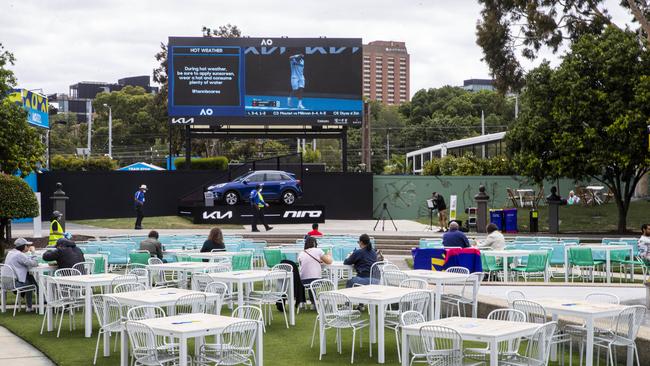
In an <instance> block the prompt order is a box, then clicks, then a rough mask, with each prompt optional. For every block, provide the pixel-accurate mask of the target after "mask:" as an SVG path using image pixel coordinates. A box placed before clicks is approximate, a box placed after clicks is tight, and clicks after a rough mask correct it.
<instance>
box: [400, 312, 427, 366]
mask: <svg viewBox="0 0 650 366" xmlns="http://www.w3.org/2000/svg"><path fill="white" fill-rule="evenodd" d="M425 321H426V319H425V318H424V315H422V313H418V312H417V311H412V310H409V311H405V312H403V313H402V315H401V316H400V325H401V326H406V325H413V324H419V323H424V322H425ZM409 353H410V355H411V361H410V362H409V365H412V364H413V363H414V362H416V361H417V362H418V363H420V362H426V360H427V350H426V349H425V348H424V343H423V342H422V339H421V338H420V336H419V335H417V336H409ZM408 356H409V355H402V357H408Z"/></svg>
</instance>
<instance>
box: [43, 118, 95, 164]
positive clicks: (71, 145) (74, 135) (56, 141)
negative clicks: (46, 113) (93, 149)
mask: <svg viewBox="0 0 650 366" xmlns="http://www.w3.org/2000/svg"><path fill="white" fill-rule="evenodd" d="M87 131H88V124H87V123H78V122H77V114H76V113H69V112H64V113H58V114H56V115H51V116H50V154H52V155H55V154H75V153H76V148H79V147H86V146H87V144H88V141H87V138H88V137H87V136H88V132H87Z"/></svg>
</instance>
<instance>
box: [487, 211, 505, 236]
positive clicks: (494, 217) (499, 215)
mask: <svg viewBox="0 0 650 366" xmlns="http://www.w3.org/2000/svg"><path fill="white" fill-rule="evenodd" d="M490 223H491V224H494V225H496V226H497V229H498V230H499V231H503V227H504V225H503V210H498V209H492V210H490Z"/></svg>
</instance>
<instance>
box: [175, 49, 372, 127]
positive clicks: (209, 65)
mask: <svg viewBox="0 0 650 366" xmlns="http://www.w3.org/2000/svg"><path fill="white" fill-rule="evenodd" d="M362 62H363V55H362V44H361V39H360V38H209V37H170V38H169V45H168V70H167V71H168V75H169V100H168V112H169V120H170V123H172V124H175V125H184V124H203V125H204V124H212V125H214V124H219V125H231V124H240V125H241V124H246V125H256V124H264V125H273V124H276V125H290V124H301V125H305V124H310V125H355V124H360V123H361V118H362V110H363V101H362V90H361V87H362V81H361V79H362Z"/></svg>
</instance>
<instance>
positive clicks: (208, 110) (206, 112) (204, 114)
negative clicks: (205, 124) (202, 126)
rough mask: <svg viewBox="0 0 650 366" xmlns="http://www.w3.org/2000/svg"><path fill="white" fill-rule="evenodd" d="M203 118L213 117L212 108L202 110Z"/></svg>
mask: <svg viewBox="0 0 650 366" xmlns="http://www.w3.org/2000/svg"><path fill="white" fill-rule="evenodd" d="M199 114H200V115H202V116H211V115H212V108H203V109H201V113H199Z"/></svg>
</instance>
